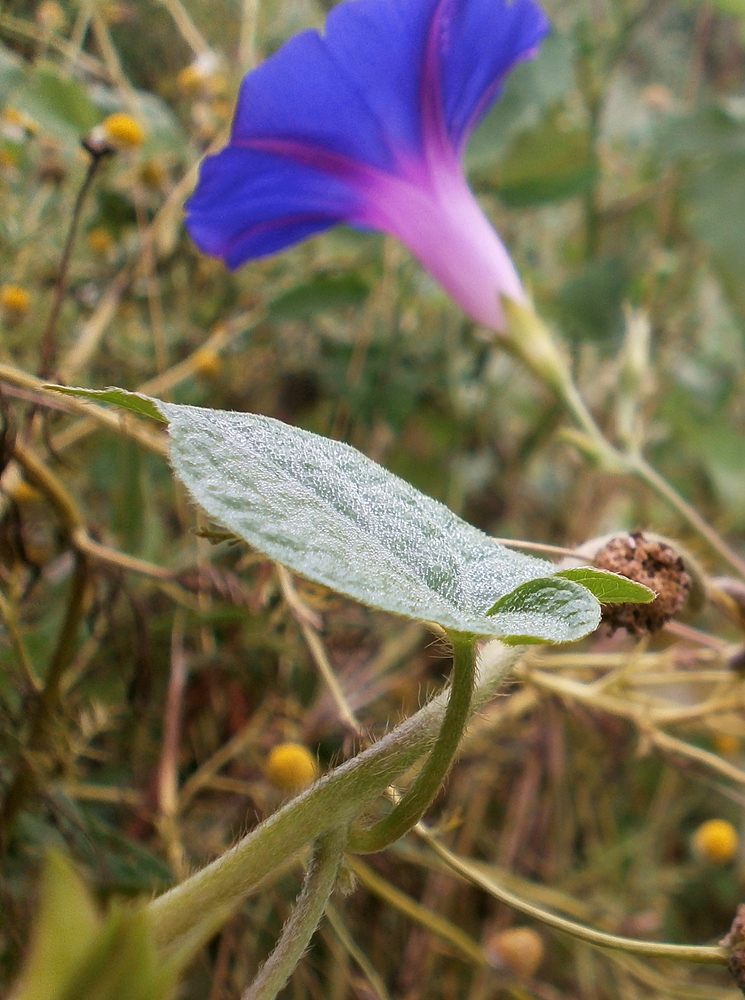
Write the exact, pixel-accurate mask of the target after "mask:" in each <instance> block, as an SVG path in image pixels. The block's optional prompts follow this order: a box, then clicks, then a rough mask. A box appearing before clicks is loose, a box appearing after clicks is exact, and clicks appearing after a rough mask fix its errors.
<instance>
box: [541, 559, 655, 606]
mask: <svg viewBox="0 0 745 1000" xmlns="http://www.w3.org/2000/svg"><path fill="white" fill-rule="evenodd" d="M556 575H557V576H562V577H564V579H565V580H574V582H575V583H581V584H582V586H583V587H587V589H588V590H589V591H590V592H591V593H593V594H594V595H595V597H597V599H598V600H599V601H600V603H601V604H649V602H650V601H653V600H654V599H655V597H656V596H657V595H656V594H655V592H654V591H653V590H650V589H649V587H645V586H644V584H643V583H636V582H635V581H634V580H629V579H627V578H626V577H625V576H619V575H618V574H617V573H611V572H610V571H609V570H607V569H594V568H593V567H592V566H577V567H575V568H574V569H562V570H559V572H558V573H557V574H556Z"/></svg>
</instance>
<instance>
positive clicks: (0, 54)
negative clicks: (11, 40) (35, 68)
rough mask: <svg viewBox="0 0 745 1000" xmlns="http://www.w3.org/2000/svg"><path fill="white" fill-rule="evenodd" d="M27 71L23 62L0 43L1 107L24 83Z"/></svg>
mask: <svg viewBox="0 0 745 1000" xmlns="http://www.w3.org/2000/svg"><path fill="white" fill-rule="evenodd" d="M24 77H25V69H24V65H23V62H22V60H20V59H19V58H18V56H17V55H16V54H15V53H14V52H12V51H11V50H10V49H9V48H8V47H7V46H5V45H3V44H2V43H0V94H2V97H1V98H0V107H2V105H3V104H4V103H5V99H6V98H7V97H9V96H10V92H11V91H12V90H13V88H14V87H17V86H18V85H19V84H20V83H22V82H23V79H24Z"/></svg>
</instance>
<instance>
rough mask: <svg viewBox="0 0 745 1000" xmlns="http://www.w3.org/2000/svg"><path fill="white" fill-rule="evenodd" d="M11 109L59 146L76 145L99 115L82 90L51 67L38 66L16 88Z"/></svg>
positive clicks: (75, 82) (74, 82)
mask: <svg viewBox="0 0 745 1000" xmlns="http://www.w3.org/2000/svg"><path fill="white" fill-rule="evenodd" d="M13 105H14V107H17V108H18V109H19V110H20V111H23V112H24V113H25V114H27V115H29V117H30V118H33V120H34V121H35V122H36V123H37V124H38V125H39V128H40V129H41V130H42V131H43V132H45V133H47V134H48V135H49V136H51V137H52V138H53V139H57V140H58V141H59V142H62V143H66V144H68V145H69V144H74V145H77V144H78V143H79V142H80V140H81V139H82V138H83V136H84V135H85V134H86V133H87V132H88V131H89V130H90V129H91V128H92V127H93V126H94V125H95V124H96V122H97V121H98V120H99V115H98V113H97V112H96V109H95V108H94V106H93V103H92V101H91V100H90V98H89V97H88V94H87V92H86V89H85V87H84V86H83V85H82V84H81V83H80V82H79V81H78V80H74V79H73V78H72V77H70V76H68V75H67V74H65V73H63V72H61V71H60V70H59V69H58V68H57V67H56V66H53V65H51V64H50V63H39V64H37V65H36V66H35V67H34V70H33V73H32V74H31V75H30V76H29V77H28V78H27V80H26V82H25V83H22V84H21V85H20V86H19V87H17V88H16V90H15V92H14V93H13Z"/></svg>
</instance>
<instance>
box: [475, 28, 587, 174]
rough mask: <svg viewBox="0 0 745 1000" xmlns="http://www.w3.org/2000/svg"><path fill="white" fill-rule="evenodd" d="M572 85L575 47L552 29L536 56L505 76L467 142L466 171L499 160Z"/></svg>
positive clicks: (490, 165)
mask: <svg viewBox="0 0 745 1000" xmlns="http://www.w3.org/2000/svg"><path fill="white" fill-rule="evenodd" d="M573 87H574V48H573V45H572V42H571V40H570V39H569V37H568V36H567V35H562V34H559V33H558V32H552V33H551V34H550V35H549V36H548V38H546V39H545V40H544V42H543V44H542V45H541V48H540V51H539V53H538V55H537V56H536V57H535V59H529V60H527V61H526V62H523V63H521V64H520V65H519V66H517V67H516V68H515V69H514V70H513V71H512V72H511V73H510V75H509V76H508V78H507V80H506V82H505V87H504V91H503V92H502V96H501V97H500V98H499V100H498V101H497V102H496V103H495V104H494V105H493V106H492V108H491V109H490V110H489V112H488V113H487V114H486V116H485V118H484V120H483V121H482V122H481V123H480V124H479V126H478V128H477V129H476V131H475V132H474V134H473V136H472V137H471V140H470V142H469V144H468V150H467V152H466V164H467V167H468V170H469V172H471V171H475V172H476V173H479V172H481V171H484V170H488V169H490V168H492V167H493V166H494V165H495V163H496V162H498V160H499V158H500V157H501V155H502V153H503V151H504V149H505V147H506V146H507V144H508V143H509V142H510V141H511V140H512V139H513V138H514V137H515V136H516V135H517V134H518V133H520V132H524V131H526V130H527V129H531V128H534V127H535V126H536V125H538V123H539V122H540V120H541V118H542V117H543V114H544V113H545V112H546V111H547V110H548V108H549V107H550V106H551V105H552V104H555V103H556V102H557V101H559V100H561V99H562V98H563V97H564V96H565V95H566V94H568V93H569V92H570V91H571V90H572V88H573Z"/></svg>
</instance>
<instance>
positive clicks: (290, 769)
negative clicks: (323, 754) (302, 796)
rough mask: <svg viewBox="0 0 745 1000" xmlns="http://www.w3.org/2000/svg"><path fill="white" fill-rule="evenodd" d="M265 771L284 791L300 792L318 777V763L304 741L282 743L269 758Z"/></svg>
mask: <svg viewBox="0 0 745 1000" xmlns="http://www.w3.org/2000/svg"><path fill="white" fill-rule="evenodd" d="M264 770H265V773H266V776H267V778H268V779H269V781H271V783H272V784H273V785H276V786H277V788H281V789H282V791H283V792H299V791H301V790H302V789H303V788H307V787H308V785H311V784H312V783H313V782H314V781H315V780H316V778H317V777H318V763H317V761H316V758H315V757H314V756H313V754H312V753H311V752H310V750H308V748H307V747H305V746H303V744H302V743H280V744H279V745H278V746H276V747H274V749H273V750H272V752H271V753H270V754H269V757H268V758H267V762H266V767H265V769H264Z"/></svg>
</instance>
